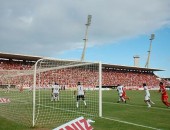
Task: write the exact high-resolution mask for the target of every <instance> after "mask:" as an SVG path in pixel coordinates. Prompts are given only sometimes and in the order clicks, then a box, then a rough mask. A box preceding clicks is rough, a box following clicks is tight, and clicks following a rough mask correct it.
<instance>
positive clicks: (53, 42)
mask: <svg viewBox="0 0 170 130" xmlns="http://www.w3.org/2000/svg"><path fill="white" fill-rule="evenodd" d="M169 7H170V1H169V0H164V1H160V0H142V1H136V0H124V1H120V0H114V1H113V0H86V1H80V0H74V1H73V0H71V1H68V0H62V1H55V0H50V1H45V0H39V1H36V2H35V1H34V0H24V1H23V0H16V1H10V0H5V1H1V5H0V15H1V21H0V46H1V49H0V51H1V52H16V53H26V54H36V55H46V56H47V55H51V54H52V53H53V54H54V53H56V54H57V53H60V52H62V51H65V50H71V49H76V48H80V47H83V46H82V45H83V38H84V34H85V23H86V19H87V15H88V14H91V15H92V23H91V26H90V28H89V41H88V46H94V45H99V44H106V43H111V42H114V41H116V40H119V39H123V38H128V37H132V36H137V35H141V34H147V33H150V32H153V31H155V30H157V29H159V28H163V27H165V26H169V25H170V13H169V12H170V8H169ZM18 47H19V48H20V49H18ZM11 48H12V49H11Z"/></svg>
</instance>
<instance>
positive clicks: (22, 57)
mask: <svg viewBox="0 0 170 130" xmlns="http://www.w3.org/2000/svg"><path fill="white" fill-rule="evenodd" d="M0 58H1V59H16V60H25V61H37V60H39V59H42V58H45V59H47V57H42V56H32V55H23V54H12V53H2V52H0ZM50 59H51V58H50ZM63 61H64V60H63ZM65 61H69V60H65ZM102 67H104V68H108V69H109V68H112V69H114V68H116V69H117V70H137V71H139V70H140V71H164V70H162V69H155V68H142V67H135V66H125V65H115V64H106V63H102Z"/></svg>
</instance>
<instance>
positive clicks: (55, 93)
mask: <svg viewBox="0 0 170 130" xmlns="http://www.w3.org/2000/svg"><path fill="white" fill-rule="evenodd" d="M59 91H60V86H59V85H58V84H57V83H54V85H53V86H52V94H51V101H59Z"/></svg>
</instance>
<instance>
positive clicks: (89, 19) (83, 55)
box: [81, 15, 92, 61]
mask: <svg viewBox="0 0 170 130" xmlns="http://www.w3.org/2000/svg"><path fill="white" fill-rule="evenodd" d="M91 18H92V15H88V17H87V23H86V24H85V25H86V33H85V38H84V39H83V40H84V48H83V52H82V56H81V61H84V57H85V52H86V44H87V40H88V39H87V36H88V28H89V26H90V24H91Z"/></svg>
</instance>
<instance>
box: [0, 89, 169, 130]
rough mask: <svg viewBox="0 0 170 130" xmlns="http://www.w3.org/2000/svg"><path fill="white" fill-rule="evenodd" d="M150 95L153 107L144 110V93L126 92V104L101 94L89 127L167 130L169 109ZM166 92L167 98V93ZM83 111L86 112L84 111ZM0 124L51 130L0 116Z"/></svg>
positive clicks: (8, 129) (112, 93)
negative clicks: (97, 111) (99, 106)
mask: <svg viewBox="0 0 170 130" xmlns="http://www.w3.org/2000/svg"><path fill="white" fill-rule="evenodd" d="M150 93H151V99H152V100H153V102H155V104H154V105H152V107H151V108H148V107H147V105H146V104H145V103H144V101H143V100H144V95H145V92H144V91H135V90H134V91H132V90H129V91H127V96H128V97H130V100H127V103H126V104H125V103H117V100H118V94H117V91H116V90H105V91H103V92H102V95H103V97H102V101H103V104H102V106H103V108H102V109H103V116H102V117H97V116H96V117H94V118H93V120H94V121H95V123H92V124H91V125H92V126H93V128H94V129H95V130H149V129H151V130H152V129H153V130H158V129H161V130H169V129H170V123H169V120H170V108H167V107H166V106H165V105H164V104H163V103H162V102H161V95H160V93H158V91H150ZM168 93H169V95H170V92H168ZM1 94H2V93H1ZM87 96H88V95H87ZM0 105H1V104H0ZM87 105H88V100H87ZM88 107H90V106H88ZM86 111H88V108H87V110H86ZM13 116H15V115H13ZM0 122H1V123H0V124H1V125H0V130H51V129H53V128H54V126H49V125H48V126H47V127H43V128H40V127H36V128H30V127H28V126H25V125H24V124H20V123H19V122H18V123H15V122H13V121H10V120H7V119H5V118H3V117H2V116H0ZM56 127H57V126H56Z"/></svg>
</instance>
